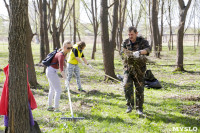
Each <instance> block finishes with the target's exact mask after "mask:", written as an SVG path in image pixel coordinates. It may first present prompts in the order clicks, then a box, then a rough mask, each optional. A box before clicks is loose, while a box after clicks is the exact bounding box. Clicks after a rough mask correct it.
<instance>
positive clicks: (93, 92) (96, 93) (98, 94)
mask: <svg viewBox="0 0 200 133" xmlns="http://www.w3.org/2000/svg"><path fill="white" fill-rule="evenodd" d="M86 96H87V97H89V96H96V97H105V98H107V99H113V98H116V99H117V98H119V97H122V96H121V95H119V94H114V93H112V92H111V93H107V92H100V91H98V90H91V91H88V92H87V94H86Z"/></svg>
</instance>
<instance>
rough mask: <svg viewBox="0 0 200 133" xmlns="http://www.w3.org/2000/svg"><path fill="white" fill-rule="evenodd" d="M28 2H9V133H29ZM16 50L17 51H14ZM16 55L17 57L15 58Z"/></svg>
mask: <svg viewBox="0 0 200 133" xmlns="http://www.w3.org/2000/svg"><path fill="white" fill-rule="evenodd" d="M27 20H28V0H23V1H21V0H10V26H9V27H10V29H9V37H8V41H9V85H8V86H9V124H8V125H9V126H8V132H9V133H30V123H29V109H28V94H27V89H26V88H27V72H26V71H27V69H26V63H27V59H26V57H27V53H26V52H30V51H27V49H26V47H27V45H29V44H27V32H29V31H27V30H29V29H27V25H29V22H28V21H27ZM16 49H17V50H16ZM16 55H17V56H16Z"/></svg>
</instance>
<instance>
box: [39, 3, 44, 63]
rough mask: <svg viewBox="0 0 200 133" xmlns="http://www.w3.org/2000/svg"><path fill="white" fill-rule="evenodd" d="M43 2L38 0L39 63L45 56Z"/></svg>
mask: <svg viewBox="0 0 200 133" xmlns="http://www.w3.org/2000/svg"><path fill="white" fill-rule="evenodd" d="M42 7H43V2H42V0H40V1H39V12H40V63H41V62H42V60H43V59H44V58H45V47H44V44H45V43H44V41H45V38H44V19H43V18H44V17H43V10H42Z"/></svg>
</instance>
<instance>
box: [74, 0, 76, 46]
mask: <svg viewBox="0 0 200 133" xmlns="http://www.w3.org/2000/svg"><path fill="white" fill-rule="evenodd" d="M75 5H76V4H75V0H74V5H73V26H74V35H73V42H74V44H75V43H76V9H75Z"/></svg>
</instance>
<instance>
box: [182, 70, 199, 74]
mask: <svg viewBox="0 0 200 133" xmlns="http://www.w3.org/2000/svg"><path fill="white" fill-rule="evenodd" d="M185 72H186V73H190V74H192V75H200V71H187V70H185Z"/></svg>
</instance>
